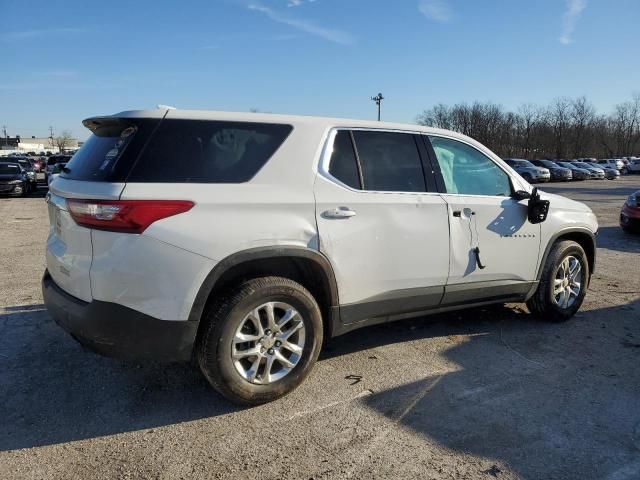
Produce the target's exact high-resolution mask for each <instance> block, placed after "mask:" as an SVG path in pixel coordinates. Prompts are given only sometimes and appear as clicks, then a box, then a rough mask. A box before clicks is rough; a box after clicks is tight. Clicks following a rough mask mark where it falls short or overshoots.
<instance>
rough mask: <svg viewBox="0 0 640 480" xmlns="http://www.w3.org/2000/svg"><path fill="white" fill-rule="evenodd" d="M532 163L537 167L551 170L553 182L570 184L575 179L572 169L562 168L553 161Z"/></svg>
mask: <svg viewBox="0 0 640 480" xmlns="http://www.w3.org/2000/svg"><path fill="white" fill-rule="evenodd" d="M531 163H533V164H534V165H535V166H536V167H542V168H546V169H547V170H549V173H550V174H551V181H552V182H569V181H571V180H572V179H573V175H572V174H571V170H570V169H568V168H565V167H561V166H560V165H557V164H556V163H554V162H552V161H551V160H531Z"/></svg>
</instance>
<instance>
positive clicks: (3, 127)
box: [2, 125, 9, 147]
mask: <svg viewBox="0 0 640 480" xmlns="http://www.w3.org/2000/svg"><path fill="white" fill-rule="evenodd" d="M2 134H3V136H4V145H5V147H6V146H7V145H9V137H7V126H6V125H3V126H2Z"/></svg>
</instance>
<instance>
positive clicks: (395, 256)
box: [315, 130, 449, 323]
mask: <svg viewBox="0 0 640 480" xmlns="http://www.w3.org/2000/svg"><path fill="white" fill-rule="evenodd" d="M421 141H422V140H421V138H420V137H419V136H417V135H413V134H410V133H398V132H385V131H376V130H372V131H368V130H354V131H350V130H336V131H333V132H332V134H331V136H330V139H329V143H328V148H327V149H326V150H327V151H326V153H325V156H324V157H325V158H324V160H323V161H322V162H321V165H320V168H319V174H318V177H317V180H316V184H315V196H316V218H317V222H318V231H319V234H320V250H321V252H322V253H323V254H324V255H326V256H327V258H328V259H329V260H330V261H331V264H332V266H333V269H334V272H335V275H336V281H337V284H338V290H339V292H338V293H339V298H340V316H341V318H342V321H343V322H344V323H353V322H357V321H359V320H365V319H371V318H381V317H386V316H391V315H401V314H403V313H409V312H417V311H422V310H428V309H429V308H432V307H435V306H437V305H439V303H440V301H441V299H442V296H443V293H444V285H445V283H446V281H447V275H448V270H449V225H448V223H449V221H448V218H447V204H446V203H445V201H444V200H443V198H442V197H441V196H440V195H439V194H438V193H437V192H435V191H433V192H428V190H430V188H429V187H430V186H432V187H433V190H435V182H434V181H433V177H431V178H430V179H428V177H427V176H425V174H424V171H425V169H424V164H423V158H422V157H421V155H420V151H419V146H420V144H419V142H421ZM422 149H423V151H425V150H424V146H422ZM429 174H430V175H431V171H430V170H429ZM429 184H433V185H429Z"/></svg>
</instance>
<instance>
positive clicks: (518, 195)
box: [513, 190, 531, 201]
mask: <svg viewBox="0 0 640 480" xmlns="http://www.w3.org/2000/svg"><path fill="white" fill-rule="evenodd" d="M513 198H515V199H516V200H518V201H520V200H526V199H527V198H531V194H530V193H529V192H527V191H525V190H517V191H515V192H513Z"/></svg>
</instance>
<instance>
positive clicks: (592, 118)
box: [417, 94, 640, 159]
mask: <svg viewBox="0 0 640 480" xmlns="http://www.w3.org/2000/svg"><path fill="white" fill-rule="evenodd" d="M417 122H418V123H419V124H421V125H429V126H433V127H439V128H446V129H449V130H455V131H457V132H460V133H463V134H465V135H468V136H470V137H473V138H475V139H476V140H478V141H480V142H482V143H484V144H485V145H487V146H488V147H489V148H491V149H492V150H493V151H494V152H496V153H497V154H498V155H502V156H505V157H506V156H509V157H523V158H531V159H534V158H556V159H560V158H565V157H568V156H573V158H577V157H607V158H610V157H612V156H629V155H638V154H639V153H640V151H639V150H640V94H636V95H634V96H633V97H632V99H631V100H630V101H628V102H624V103H621V104H619V105H616V107H615V109H614V111H613V113H612V114H611V115H598V114H596V111H595V108H594V107H593V105H592V104H591V103H590V102H589V100H588V99H587V98H586V97H584V96H582V97H578V98H575V99H570V98H559V99H556V100H555V101H554V102H553V103H551V105H549V106H547V107H537V106H535V105H532V104H524V105H522V106H520V108H518V110H517V111H516V112H515V113H514V112H509V111H505V110H504V109H503V108H502V106H500V105H496V104H493V103H481V102H475V103H473V104H472V105H469V104H467V103H459V104H455V105H451V106H449V105H445V104H442V103H440V104H438V105H435V106H434V107H432V108H430V109H428V110H425V111H423V112H422V113H421V114H420V115H418V117H417Z"/></svg>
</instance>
